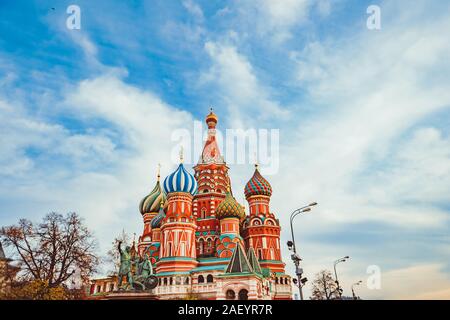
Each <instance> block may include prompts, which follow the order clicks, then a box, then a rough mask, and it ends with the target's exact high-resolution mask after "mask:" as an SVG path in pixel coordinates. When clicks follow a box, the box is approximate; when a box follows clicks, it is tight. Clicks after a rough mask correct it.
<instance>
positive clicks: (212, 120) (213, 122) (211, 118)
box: [205, 108, 219, 129]
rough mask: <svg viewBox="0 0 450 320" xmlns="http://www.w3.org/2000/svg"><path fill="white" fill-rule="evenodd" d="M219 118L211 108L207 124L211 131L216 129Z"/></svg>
mask: <svg viewBox="0 0 450 320" xmlns="http://www.w3.org/2000/svg"><path fill="white" fill-rule="evenodd" d="M218 120H219V118H218V117H217V116H216V114H215V113H214V112H213V109H212V108H211V111H210V112H209V114H208V115H207V116H206V120H205V121H206V124H207V125H208V128H209V129H214V128H215V127H216V124H217V121H218Z"/></svg>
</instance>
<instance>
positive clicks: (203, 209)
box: [200, 208, 206, 219]
mask: <svg viewBox="0 0 450 320" xmlns="http://www.w3.org/2000/svg"><path fill="white" fill-rule="evenodd" d="M200 218H201V219H205V218H206V208H202V212H201V214H200Z"/></svg>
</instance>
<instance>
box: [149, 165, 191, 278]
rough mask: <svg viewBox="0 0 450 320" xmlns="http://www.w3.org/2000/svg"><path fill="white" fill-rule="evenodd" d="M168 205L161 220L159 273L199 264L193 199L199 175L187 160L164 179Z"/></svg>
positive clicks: (178, 270) (187, 268)
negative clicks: (189, 165)
mask: <svg viewBox="0 0 450 320" xmlns="http://www.w3.org/2000/svg"><path fill="white" fill-rule="evenodd" d="M164 190H165V192H166V193H167V208H166V213H165V215H166V216H165V217H164V218H163V219H162V223H161V248H160V254H159V261H158V262H157V264H156V266H157V273H161V272H175V273H176V272H188V271H189V270H191V269H192V268H194V267H195V266H196V265H197V263H198V262H197V260H196V257H197V256H196V249H195V231H196V229H197V225H196V222H195V217H194V215H193V212H192V200H193V197H194V195H195V193H196V192H197V182H196V181H195V178H194V177H193V176H192V175H191V174H190V173H189V172H187V171H186V169H185V168H184V166H183V163H180V165H179V166H178V168H177V169H176V170H175V172H173V173H172V174H170V175H169V176H168V177H167V178H166V179H165V180H164Z"/></svg>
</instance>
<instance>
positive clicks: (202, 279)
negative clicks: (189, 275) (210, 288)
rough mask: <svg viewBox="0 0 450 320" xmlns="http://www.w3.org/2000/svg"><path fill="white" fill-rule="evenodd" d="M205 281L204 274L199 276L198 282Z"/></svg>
mask: <svg viewBox="0 0 450 320" xmlns="http://www.w3.org/2000/svg"><path fill="white" fill-rule="evenodd" d="M204 282H205V278H204V277H203V276H202V275H199V276H198V283H204Z"/></svg>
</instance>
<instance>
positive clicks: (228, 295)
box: [225, 289, 236, 300]
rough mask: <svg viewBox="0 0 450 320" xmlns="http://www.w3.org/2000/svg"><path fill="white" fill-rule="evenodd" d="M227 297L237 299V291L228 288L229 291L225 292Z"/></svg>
mask: <svg viewBox="0 0 450 320" xmlns="http://www.w3.org/2000/svg"><path fill="white" fill-rule="evenodd" d="M225 296H226V299H227V300H235V299H236V293H235V292H234V291H233V290H231V289H230V290H227V292H226V293H225Z"/></svg>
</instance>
